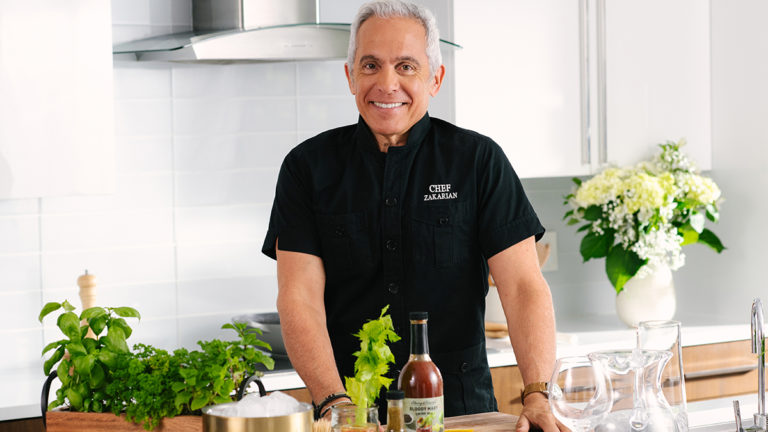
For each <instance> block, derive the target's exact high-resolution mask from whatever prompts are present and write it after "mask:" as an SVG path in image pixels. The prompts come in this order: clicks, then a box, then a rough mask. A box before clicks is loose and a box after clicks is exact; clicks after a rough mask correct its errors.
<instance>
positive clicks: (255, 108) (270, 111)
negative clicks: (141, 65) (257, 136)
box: [173, 97, 296, 136]
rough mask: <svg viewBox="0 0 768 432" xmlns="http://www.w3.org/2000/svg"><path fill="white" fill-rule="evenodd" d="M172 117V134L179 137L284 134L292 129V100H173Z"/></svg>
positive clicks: (293, 105)
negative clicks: (264, 133) (261, 133)
mask: <svg viewBox="0 0 768 432" xmlns="http://www.w3.org/2000/svg"><path fill="white" fill-rule="evenodd" d="M173 113H174V124H173V127H174V133H175V134H177V135H182V136H183V135H204V136H216V135H223V134H224V135H226V134H236V133H244V132H245V133H258V132H284V131H289V130H294V128H295V125H296V100H295V99H294V98H292V97H291V98H268V99H261V98H259V99H218V98H207V99H205V98H194V99H176V100H175V101H174V104H173Z"/></svg>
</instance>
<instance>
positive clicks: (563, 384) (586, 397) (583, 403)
mask: <svg viewBox="0 0 768 432" xmlns="http://www.w3.org/2000/svg"><path fill="white" fill-rule="evenodd" d="M547 389H548V390H549V404H550V406H551V407H552V412H553V413H554V415H555V417H557V419H558V420H560V421H561V422H562V423H563V424H565V425H566V426H568V427H569V428H570V429H571V430H573V431H574V432H587V431H591V430H592V428H593V427H594V426H595V425H596V424H597V423H598V422H599V421H600V420H601V419H602V418H603V417H605V415H606V414H607V413H608V412H609V411H610V410H611V405H612V403H613V401H612V400H611V394H612V391H611V383H610V381H609V380H608V375H607V374H606V373H605V372H603V371H602V365H601V364H600V363H598V362H593V361H592V360H590V359H589V358H587V357H583V356H577V357H563V358H560V359H558V360H557V362H556V363H555V370H554V372H553V373H552V379H551V380H550V382H549V385H548V386H547Z"/></svg>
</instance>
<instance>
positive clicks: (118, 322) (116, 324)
mask: <svg viewBox="0 0 768 432" xmlns="http://www.w3.org/2000/svg"><path fill="white" fill-rule="evenodd" d="M110 325H111V326H112V327H111V328H119V329H121V330H122V331H123V334H125V338H126V339H128V338H129V337H131V334H132V333H133V330H131V326H129V325H128V323H127V322H126V321H125V320H124V319H122V318H117V319H113V320H112V322H111V323H110Z"/></svg>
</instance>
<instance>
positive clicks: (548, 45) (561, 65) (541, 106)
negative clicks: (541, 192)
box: [447, 0, 590, 177]
mask: <svg viewBox="0 0 768 432" xmlns="http://www.w3.org/2000/svg"><path fill="white" fill-rule="evenodd" d="M453 18H454V36H455V39H456V42H457V43H458V44H460V45H462V46H463V49H461V50H458V51H457V52H456V72H455V73H456V91H455V94H456V124H457V125H458V126H460V127H464V128H468V129H472V130H475V131H476V132H479V133H481V134H483V135H487V136H489V137H491V138H492V139H493V140H494V141H496V142H497V143H498V144H499V145H500V146H501V147H502V148H503V149H504V152H505V153H506V154H507V157H508V158H509V160H510V161H511V162H512V165H513V166H514V168H515V170H516V171H517V173H518V175H519V176H520V177H550V176H563V175H581V174H587V173H589V172H590V165H589V159H588V155H587V156H586V160H585V161H582V128H581V112H582V111H581V73H580V65H581V62H580V56H579V52H580V51H579V50H580V26H579V23H580V18H579V2H578V1H573V0H479V1H478V0H454V17H453ZM452 72H453V71H447V73H448V74H450V73H452Z"/></svg>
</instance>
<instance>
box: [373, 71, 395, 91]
mask: <svg viewBox="0 0 768 432" xmlns="http://www.w3.org/2000/svg"><path fill="white" fill-rule="evenodd" d="M378 78H379V79H378V82H377V84H378V87H379V90H380V91H382V92H384V93H391V92H393V91H397V89H398V88H400V81H399V79H398V78H399V77H398V75H397V72H396V71H395V70H394V69H390V68H384V69H382V71H381V73H379V77H378Z"/></svg>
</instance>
